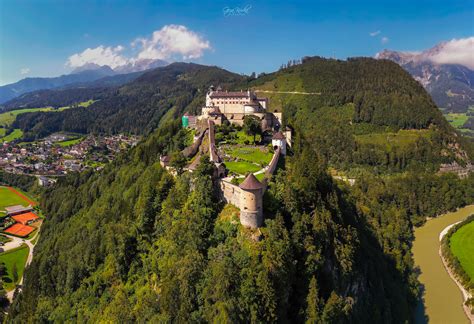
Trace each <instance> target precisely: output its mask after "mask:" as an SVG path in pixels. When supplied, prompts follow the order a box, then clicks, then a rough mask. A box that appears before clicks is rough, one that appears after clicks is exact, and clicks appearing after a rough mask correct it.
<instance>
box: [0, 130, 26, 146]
mask: <svg viewBox="0 0 474 324" xmlns="http://www.w3.org/2000/svg"><path fill="white" fill-rule="evenodd" d="M22 136H23V131H22V130H21V129H19V128H15V129H14V130H13V132H11V133H10V134H8V135H7V136H4V137H0V143H3V142H11V141H14V140H16V139H18V138H21V137H22Z"/></svg>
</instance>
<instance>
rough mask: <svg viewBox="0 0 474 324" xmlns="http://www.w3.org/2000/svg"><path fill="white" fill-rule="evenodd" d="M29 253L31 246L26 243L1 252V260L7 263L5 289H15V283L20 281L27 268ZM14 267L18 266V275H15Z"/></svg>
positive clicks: (4, 277)
mask: <svg viewBox="0 0 474 324" xmlns="http://www.w3.org/2000/svg"><path fill="white" fill-rule="evenodd" d="M28 253H29V248H28V246H27V245H26V244H25V245H22V246H20V247H18V248H16V249H13V250H10V251H7V252H4V253H1V254H0V262H1V263H3V264H4V265H5V269H6V275H4V276H3V278H2V280H3V287H4V288H5V290H7V291H9V290H12V289H14V288H15V285H16V284H17V283H18V282H19V281H20V278H21V277H22V276H23V271H24V270H25V263H26V259H27V258H28ZM14 265H15V266H14ZM14 267H16V276H14ZM14 277H16V278H14ZM14 279H16V280H14Z"/></svg>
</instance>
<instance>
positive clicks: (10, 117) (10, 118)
mask: <svg viewBox="0 0 474 324" xmlns="http://www.w3.org/2000/svg"><path fill="white" fill-rule="evenodd" d="M95 101H96V100H88V101H84V102H81V103H79V104H78V105H77V106H79V107H89V106H90V105H91V104H93V103H94V102H95ZM69 108H72V107H71V106H64V107H60V108H57V109H55V108H53V107H43V108H24V109H16V110H11V111H7V112H4V113H2V114H0V125H2V126H4V127H8V126H10V125H11V124H12V123H13V122H14V121H15V119H16V116H18V115H20V114H25V113H29V112H38V111H44V112H56V111H63V110H66V109H69Z"/></svg>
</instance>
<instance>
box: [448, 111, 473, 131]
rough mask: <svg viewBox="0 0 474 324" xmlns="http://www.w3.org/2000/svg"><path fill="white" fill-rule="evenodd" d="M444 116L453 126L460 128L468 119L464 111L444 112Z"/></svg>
mask: <svg viewBox="0 0 474 324" xmlns="http://www.w3.org/2000/svg"><path fill="white" fill-rule="evenodd" d="M444 117H445V118H446V120H447V121H448V122H449V123H450V124H451V125H452V126H453V127H454V128H462V126H463V125H464V123H465V122H466V121H467V119H468V116H467V114H466V113H449V114H445V115H444Z"/></svg>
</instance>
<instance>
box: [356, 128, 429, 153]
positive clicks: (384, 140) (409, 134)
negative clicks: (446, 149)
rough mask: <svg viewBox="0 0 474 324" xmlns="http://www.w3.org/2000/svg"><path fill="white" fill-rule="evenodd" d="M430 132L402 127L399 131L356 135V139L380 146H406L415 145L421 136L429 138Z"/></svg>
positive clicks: (359, 141)
mask: <svg viewBox="0 0 474 324" xmlns="http://www.w3.org/2000/svg"><path fill="white" fill-rule="evenodd" d="M429 134H430V131H429V130H426V129H419V130H418V129H417V130H415V129H402V130H399V131H398V132H387V133H375V134H365V135H356V136H355V138H356V141H357V142H358V143H359V144H374V145H379V146H386V147H387V148H388V149H390V148H391V147H395V146H397V147H406V146H410V145H413V144H414V143H415V142H416V141H417V140H418V139H419V138H421V137H426V138H428V137H429Z"/></svg>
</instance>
